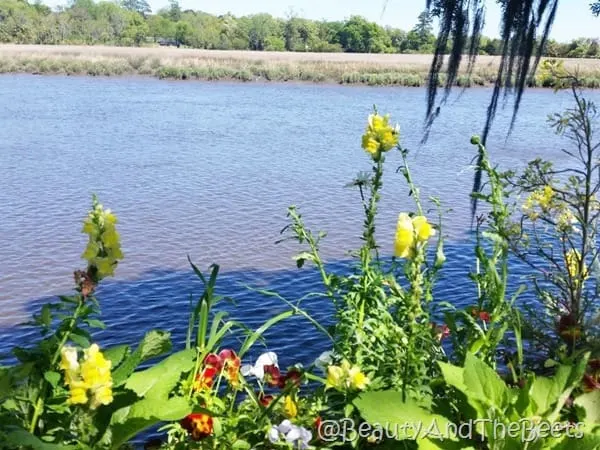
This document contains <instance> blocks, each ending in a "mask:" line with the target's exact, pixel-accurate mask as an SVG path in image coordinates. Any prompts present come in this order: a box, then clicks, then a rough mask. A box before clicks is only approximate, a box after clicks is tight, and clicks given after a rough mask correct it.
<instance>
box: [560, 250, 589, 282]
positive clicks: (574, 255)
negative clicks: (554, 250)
mask: <svg viewBox="0 0 600 450" xmlns="http://www.w3.org/2000/svg"><path fill="white" fill-rule="evenodd" d="M579 264H581V265H582V266H581V273H582V275H583V279H584V280H585V279H586V278H587V277H588V273H587V266H586V265H585V262H584V261H582V259H581V253H580V252H579V250H575V249H574V248H572V249H570V250H569V251H567V253H566V254H565V266H566V268H567V273H568V274H569V276H570V277H571V278H576V277H577V276H578V275H579ZM577 283H578V280H575V284H577Z"/></svg>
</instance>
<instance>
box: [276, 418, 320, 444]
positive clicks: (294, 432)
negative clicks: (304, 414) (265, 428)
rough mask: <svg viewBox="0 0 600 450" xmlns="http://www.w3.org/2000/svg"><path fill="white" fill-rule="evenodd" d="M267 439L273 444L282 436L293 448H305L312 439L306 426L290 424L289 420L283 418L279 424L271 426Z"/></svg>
mask: <svg viewBox="0 0 600 450" xmlns="http://www.w3.org/2000/svg"><path fill="white" fill-rule="evenodd" d="M268 437H269V441H271V442H272V443H273V444H275V443H277V442H279V440H280V439H281V438H284V439H285V441H286V442H288V443H290V444H293V445H294V448H296V449H301V450H305V449H307V448H308V447H309V445H308V444H309V443H310V441H311V440H312V433H311V432H310V431H308V430H307V429H306V428H303V427H299V426H298V425H294V424H292V422H290V421H289V420H287V419H286V420H284V421H283V422H281V423H280V424H279V426H277V427H276V426H274V425H273V426H272V427H271V429H270V430H269V433H268Z"/></svg>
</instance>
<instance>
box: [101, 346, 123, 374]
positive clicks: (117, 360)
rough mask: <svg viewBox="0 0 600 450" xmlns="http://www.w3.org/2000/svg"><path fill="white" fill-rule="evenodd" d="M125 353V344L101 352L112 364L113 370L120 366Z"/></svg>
mask: <svg viewBox="0 0 600 450" xmlns="http://www.w3.org/2000/svg"><path fill="white" fill-rule="evenodd" d="M127 352H129V345H127V344H122V345H117V346H115V347H110V348H107V349H105V350H103V351H102V353H103V354H104V357H105V358H106V359H108V360H109V361H110V362H111V363H112V367H113V369H114V368H116V367H117V366H118V365H119V364H121V361H123V358H125V355H126V354H127Z"/></svg>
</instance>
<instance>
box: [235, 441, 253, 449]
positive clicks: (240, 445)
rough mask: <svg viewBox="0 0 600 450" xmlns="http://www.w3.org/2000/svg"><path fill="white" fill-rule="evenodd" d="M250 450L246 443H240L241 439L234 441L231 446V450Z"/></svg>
mask: <svg viewBox="0 0 600 450" xmlns="http://www.w3.org/2000/svg"><path fill="white" fill-rule="evenodd" d="M250 448H251V445H250V444H249V443H248V442H246V441H242V440H241V439H238V440H237V441H235V442H234V443H233V445H232V446H231V449H232V450H250Z"/></svg>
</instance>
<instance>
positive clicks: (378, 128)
mask: <svg viewBox="0 0 600 450" xmlns="http://www.w3.org/2000/svg"><path fill="white" fill-rule="evenodd" d="M389 121H390V116H389V114H386V115H385V116H380V115H379V114H371V115H369V119H368V124H367V129H366V131H365V134H364V135H363V136H362V148H363V149H365V151H366V152H367V153H369V154H371V156H372V157H373V159H375V160H378V159H379V157H380V156H381V153H382V152H387V151H389V150H391V149H392V148H394V147H395V146H396V145H397V144H398V138H399V135H400V130H399V128H398V126H397V125H396V126H395V127H393V126H391V125H390V123H389Z"/></svg>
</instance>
